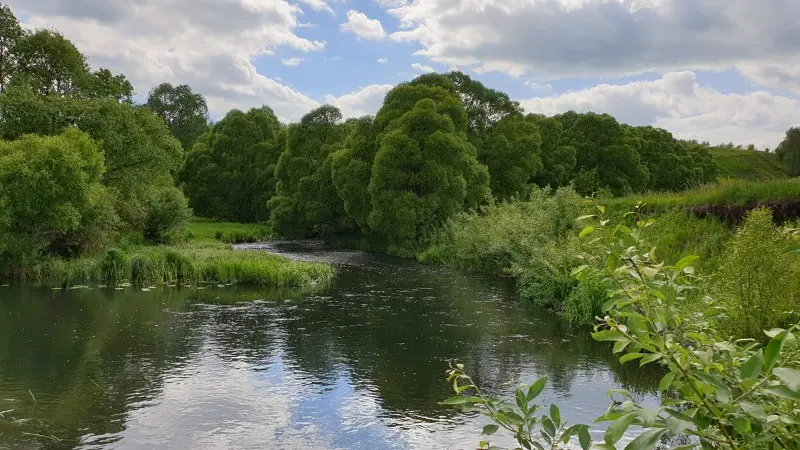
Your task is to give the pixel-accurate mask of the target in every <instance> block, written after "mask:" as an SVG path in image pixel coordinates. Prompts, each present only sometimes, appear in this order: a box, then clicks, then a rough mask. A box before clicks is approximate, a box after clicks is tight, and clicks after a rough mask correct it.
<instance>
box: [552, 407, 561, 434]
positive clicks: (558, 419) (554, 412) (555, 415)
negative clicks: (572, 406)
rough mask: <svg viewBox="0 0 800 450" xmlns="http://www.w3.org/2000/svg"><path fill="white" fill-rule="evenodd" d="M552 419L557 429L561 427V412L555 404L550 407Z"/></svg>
mask: <svg viewBox="0 0 800 450" xmlns="http://www.w3.org/2000/svg"><path fill="white" fill-rule="evenodd" d="M550 419H552V421H553V423H554V424H555V426H556V428H559V427H561V412H560V411H559V410H558V406H556V405H555V404H552V405H550Z"/></svg>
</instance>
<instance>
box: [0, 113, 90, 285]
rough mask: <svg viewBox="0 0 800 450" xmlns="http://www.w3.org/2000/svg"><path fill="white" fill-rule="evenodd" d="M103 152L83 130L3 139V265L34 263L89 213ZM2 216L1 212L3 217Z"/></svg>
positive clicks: (0, 263) (0, 197)
mask: <svg viewBox="0 0 800 450" xmlns="http://www.w3.org/2000/svg"><path fill="white" fill-rule="evenodd" d="M102 173H103V155H102V153H101V151H100V149H99V148H98V146H97V145H96V144H95V142H94V141H92V139H91V138H90V137H89V136H88V135H87V134H86V133H83V132H81V131H79V130H75V129H67V130H66V131H65V132H64V133H63V134H61V135H59V136H52V137H42V136H34V135H26V136H24V137H23V138H22V139H19V140H16V141H0V204H2V205H3V206H4V208H3V211H4V215H5V218H4V219H3V220H0V269H2V270H3V271H5V272H7V271H8V270H11V269H15V268H21V267H23V266H26V265H28V264H30V263H33V262H36V260H38V259H39V258H40V257H41V256H42V253H43V252H45V251H46V249H47V248H48V247H49V246H50V245H51V244H52V243H53V242H55V241H56V240H58V238H59V237H60V236H62V235H64V234H66V233H69V232H74V231H76V230H78V229H79V228H80V226H81V225H82V224H83V223H84V216H85V215H86V214H88V213H90V211H91V208H92V206H94V205H93V201H92V200H93V199H92V196H93V195H95V194H96V193H97V192H98V190H100V189H102V188H101V186H100V177H101V175H102ZM2 217H3V216H0V218H2Z"/></svg>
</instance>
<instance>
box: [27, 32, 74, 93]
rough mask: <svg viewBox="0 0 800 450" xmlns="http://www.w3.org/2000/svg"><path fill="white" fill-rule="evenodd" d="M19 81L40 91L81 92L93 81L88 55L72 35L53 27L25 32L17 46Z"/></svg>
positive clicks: (35, 90)
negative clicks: (87, 61) (73, 41)
mask: <svg viewBox="0 0 800 450" xmlns="http://www.w3.org/2000/svg"><path fill="white" fill-rule="evenodd" d="M16 48H17V50H16V53H17V55H18V60H19V69H18V70H17V71H16V73H15V74H14V77H13V78H12V83H14V82H19V83H21V84H25V85H27V86H28V87H30V88H31V89H32V90H33V91H34V92H36V93H38V94H40V95H78V94H80V93H81V91H82V90H85V89H86V88H87V85H88V83H89V81H90V73H89V66H88V64H87V63H86V57H85V56H83V54H82V53H81V52H80V51H79V50H78V48H77V47H75V44H73V43H72V42H71V41H70V40H69V39H67V38H65V37H64V36H63V35H62V34H61V33H59V32H57V31H53V30H38V31H36V32H33V33H31V34H28V35H26V36H24V37H23V38H22V39H21V40H20V42H19V43H18V44H17V46H16Z"/></svg>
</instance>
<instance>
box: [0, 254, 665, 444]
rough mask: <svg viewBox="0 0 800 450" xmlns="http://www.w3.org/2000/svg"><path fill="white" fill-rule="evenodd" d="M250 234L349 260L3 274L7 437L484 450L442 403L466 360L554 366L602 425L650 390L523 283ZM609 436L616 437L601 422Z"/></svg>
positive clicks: (570, 414) (470, 367) (496, 381)
mask: <svg viewBox="0 0 800 450" xmlns="http://www.w3.org/2000/svg"><path fill="white" fill-rule="evenodd" d="M264 247H265V246H258V245H256V246H252V248H251V249H250V251H263V250H270V251H274V252H278V253H283V254H285V255H286V256H287V257H290V258H296V259H310V260H318V261H327V262H330V263H332V264H334V265H336V267H337V277H336V280H335V282H334V283H333V285H332V286H330V287H329V288H326V289H322V290H320V291H318V292H313V293H302V292H286V291H284V292H281V291H263V290H262V291H255V290H250V289H242V288H235V287H212V288H207V289H197V287H180V288H177V287H173V288H167V287H165V288H157V289H152V290H148V291H142V290H141V289H136V288H125V289H113V288H100V287H94V288H82V289H71V290H51V289H45V288H38V287H30V286H29V287H25V286H22V287H20V286H3V287H0V448H54V449H61V448H84V449H112V448H113V449H140V448H159V449H228V448H298V449H315V448H324V449H329V448H347V449H383V448H399V449H406V448H408V449H411V448H413V449H417V448H419V449H428V448H475V447H476V445H477V442H478V441H479V440H480V430H481V428H482V426H483V425H484V424H486V423H488V422H487V420H486V419H484V418H482V417H480V416H476V415H475V414H474V413H465V412H462V411H460V410H457V409H453V408H452V407H445V406H442V405H440V404H439V402H440V401H441V400H443V399H445V398H447V397H449V396H451V395H452V388H451V387H450V386H448V384H447V383H446V381H445V376H446V375H445V371H446V369H447V368H448V364H449V362H450V361H458V362H461V363H463V364H465V366H466V369H467V371H468V372H469V373H471V374H473V375H474V376H475V378H476V380H477V381H478V382H479V384H480V385H481V386H483V387H484V388H485V390H486V391H488V392H489V393H492V394H494V395H498V396H503V395H508V394H509V393H510V392H511V391H513V387H514V385H515V384H517V383H519V382H528V383H530V382H532V381H535V380H536V379H537V378H539V377H541V376H547V377H548V379H549V382H548V386H547V389H546V390H545V391H544V393H543V394H542V397H541V399H542V401H544V402H547V403H550V402H556V403H557V404H558V405H559V406H560V408H561V416H562V417H564V418H566V419H569V420H570V421H571V422H572V423H578V422H583V423H592V422H593V420H594V418H596V417H597V416H598V415H600V414H602V412H603V411H604V410H605V408H606V407H607V406H608V399H607V398H606V391H607V390H608V389H611V388H624V389H628V390H630V391H631V392H633V393H634V394H635V396H636V397H637V399H640V400H643V401H644V402H647V403H649V402H652V401H653V399H654V397H653V396H654V390H655V389H653V387H654V386H655V385H656V384H657V381H658V377H659V374H658V373H654V372H653V371H642V370H639V369H638V368H634V367H633V366H632V367H627V366H626V367H622V366H621V365H620V364H618V363H617V362H616V361H615V360H614V358H613V356H611V355H610V351H609V349H608V348H607V347H606V346H605V345H601V344H599V343H596V342H593V341H592V340H591V339H590V338H589V337H588V331H587V330H586V329H578V330H574V329H569V328H568V327H567V326H566V325H564V324H562V323H561V322H560V321H559V320H558V318H557V317H555V316H554V315H552V314H551V313H549V312H547V311H542V310H539V309H536V308H534V307H532V306H530V305H527V304H525V303H524V302H520V301H519V300H518V299H517V297H516V296H515V294H514V289H513V286H512V285H511V283H509V282H508V281H507V280H497V279H492V278H486V277H481V276H476V275H474V274H464V273H460V272H458V271H454V270H450V269H447V268H441V267H429V266H423V265H420V264H417V263H415V262H413V261H409V260H402V259H396V258H391V257H387V256H381V255H371V254H366V253H361V252H355V251H333V250H330V249H327V248H325V247H324V246H321V245H319V244H316V243H273V244H270V245H268V246H266V248H264ZM593 430H594V432H595V437H596V438H598V439H600V438H601V436H602V433H601V432H600V433H599V434H598V432H599V428H597V426H593Z"/></svg>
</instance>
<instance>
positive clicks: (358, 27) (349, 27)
mask: <svg viewBox="0 0 800 450" xmlns="http://www.w3.org/2000/svg"><path fill="white" fill-rule="evenodd" d="M339 29H340V30H342V31H345V32H351V33H353V34H355V35H356V36H357V37H358V38H359V39H383V38H384V37H386V31H384V30H383V25H381V21H380V20H378V19H370V18H369V17H367V15H366V14H364V13H362V12H360V11H356V10H353V9H351V10H350V11H348V12H347V22H345V23H343V24H341V25H339Z"/></svg>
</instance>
